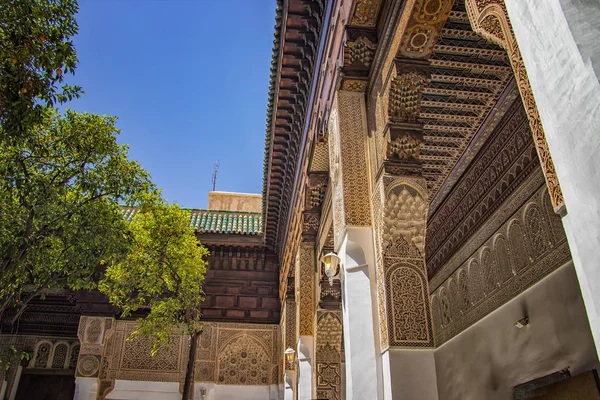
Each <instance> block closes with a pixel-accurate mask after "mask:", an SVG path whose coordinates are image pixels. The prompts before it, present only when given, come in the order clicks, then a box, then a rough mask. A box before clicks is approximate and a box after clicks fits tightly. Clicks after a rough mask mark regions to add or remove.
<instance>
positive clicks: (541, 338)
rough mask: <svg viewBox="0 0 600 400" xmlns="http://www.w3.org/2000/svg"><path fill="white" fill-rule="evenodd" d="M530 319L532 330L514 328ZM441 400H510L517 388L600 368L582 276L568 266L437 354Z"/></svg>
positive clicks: (507, 304)
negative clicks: (561, 373) (553, 376)
mask: <svg viewBox="0 0 600 400" xmlns="http://www.w3.org/2000/svg"><path fill="white" fill-rule="evenodd" d="M524 316H528V317H529V325H527V326H525V327H524V328H522V329H519V328H517V327H515V326H514V323H515V322H516V321H518V320H519V319H521V318H523V317H524ZM435 364H436V371H437V386H438V393H439V399H440V400H470V399H472V400H481V399H486V400H496V399H498V400H500V399H502V400H505V399H511V398H512V397H513V388H514V386H516V385H518V384H521V383H525V382H527V381H530V380H532V379H535V378H539V377H542V376H545V375H548V374H550V373H553V372H556V371H558V370H560V369H563V368H566V367H570V371H571V374H572V375H576V374H578V373H581V372H584V371H587V370H590V369H593V368H598V367H599V365H598V358H597V356H596V352H595V351H594V342H593V339H592V335H591V333H590V329H589V324H588V320H587V318H586V313H585V308H584V306H583V301H582V299H581V292H580V290H579V285H578V282H577V276H576V273H575V270H574V268H573V264H572V263H568V264H566V265H564V266H562V267H561V268H559V269H558V270H556V271H554V272H553V273H552V274H550V275H548V276H547V277H546V278H544V279H543V280H542V281H541V282H538V283H537V284H536V285H534V286H532V287H531V288H529V289H528V290H526V291H525V292H523V293H521V294H520V295H519V296H517V297H515V298H514V299H512V300H511V301H509V302H508V303H506V304H505V305H503V306H502V307H500V308H499V309H497V310H495V311H494V312H492V313H491V314H489V315H488V316H486V317H485V318H483V319H481V320H480V321H478V322H477V323H475V324H474V325H472V326H471V327H469V328H468V329H466V330H465V331H463V332H462V333H460V334H459V335H457V336H456V337H454V338H453V339H451V340H450V341H448V342H446V343H444V345H442V346H441V347H439V348H438V349H436V351H435Z"/></svg>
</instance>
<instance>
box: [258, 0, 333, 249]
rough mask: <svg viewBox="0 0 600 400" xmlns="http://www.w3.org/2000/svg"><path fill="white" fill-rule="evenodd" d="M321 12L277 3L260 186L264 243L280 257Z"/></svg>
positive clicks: (307, 2)
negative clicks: (261, 191)
mask: <svg viewBox="0 0 600 400" xmlns="http://www.w3.org/2000/svg"><path fill="white" fill-rule="evenodd" d="M324 14H325V1H324V0H286V1H279V3H278V8H277V16H276V20H277V23H276V32H275V40H274V47H273V62H272V66H271V87H270V98H269V105H268V113H267V137H266V143H265V147H266V148H265V178H264V186H263V213H264V220H265V242H266V245H267V247H269V248H272V249H274V250H275V251H276V252H278V253H281V251H282V247H283V240H284V238H285V236H286V235H285V233H286V231H288V230H289V226H288V221H289V215H290V212H291V209H292V206H293V205H292V204H291V202H292V199H293V190H294V180H295V176H296V171H297V168H298V163H299V158H300V155H301V153H302V149H301V147H302V145H303V141H304V137H303V136H304V135H305V129H304V128H305V122H306V118H307V111H308V109H309V101H310V93H311V90H312V81H313V74H314V69H315V63H316V60H317V51H318V48H319V39H320V32H321V29H322V24H323V19H324Z"/></svg>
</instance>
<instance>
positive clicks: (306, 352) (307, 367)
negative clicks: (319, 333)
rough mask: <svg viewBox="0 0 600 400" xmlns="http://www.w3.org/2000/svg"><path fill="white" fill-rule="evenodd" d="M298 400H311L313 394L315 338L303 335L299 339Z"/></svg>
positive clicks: (297, 352)
mask: <svg viewBox="0 0 600 400" xmlns="http://www.w3.org/2000/svg"><path fill="white" fill-rule="evenodd" d="M297 347H298V349H297V351H296V354H298V400H311V399H312V398H313V397H312V394H313V381H312V378H313V373H312V372H313V366H312V364H313V359H314V351H315V347H314V338H313V337H312V336H307V335H303V336H300V337H299V338H298V346H297Z"/></svg>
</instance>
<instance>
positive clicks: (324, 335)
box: [315, 311, 343, 400]
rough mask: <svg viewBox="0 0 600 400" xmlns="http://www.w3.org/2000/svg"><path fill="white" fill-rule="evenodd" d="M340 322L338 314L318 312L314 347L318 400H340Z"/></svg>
mask: <svg viewBox="0 0 600 400" xmlns="http://www.w3.org/2000/svg"><path fill="white" fill-rule="evenodd" d="M342 351H343V350H342V320H341V318H340V315H339V312H333V311H320V312H319V314H318V322H317V337H316V346H315V359H316V381H317V393H318V397H319V398H320V399H328V400H340V399H341V383H342V380H341V373H340V369H341V361H342Z"/></svg>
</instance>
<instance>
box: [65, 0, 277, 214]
mask: <svg viewBox="0 0 600 400" xmlns="http://www.w3.org/2000/svg"><path fill="white" fill-rule="evenodd" d="M275 6H276V4H275V0H217V1H214V0H212V1H209V0H162V1H158V0H80V10H79V15H78V23H79V35H78V36H77V37H76V39H75V45H76V48H77V52H78V57H79V61H80V63H79V66H78V68H77V70H76V74H75V76H74V77H73V78H72V79H69V81H70V82H73V83H77V84H79V85H81V86H83V90H84V91H85V92H86V94H85V95H84V96H83V97H82V98H81V99H78V100H76V101H74V102H72V103H70V104H69V105H68V107H70V108H73V109H76V110H78V111H90V112H94V113H98V114H109V115H116V116H117V117H119V122H118V127H119V128H120V129H121V130H122V133H121V137H120V142H122V143H128V144H129V145H130V157H131V158H132V159H135V160H137V161H139V162H140V163H141V165H142V166H143V167H144V168H146V169H147V170H149V171H150V173H151V174H152V178H153V180H154V182H155V183H156V184H157V186H158V187H160V188H162V189H163V190H164V195H165V197H166V198H167V199H168V200H169V201H176V202H177V203H179V204H180V205H181V206H183V207H193V208H204V207H206V202H207V193H208V191H209V190H211V186H212V183H211V178H212V172H213V167H214V163H215V161H217V160H218V161H219V163H220V169H219V175H218V180H217V190H225V191H239V192H250V193H260V192H261V190H262V178H263V176H262V171H263V169H262V165H263V149H264V137H265V121H266V107H267V100H268V86H269V73H270V71H269V69H270V65H271V53H272V51H271V48H272V45H273V30H274V28H273V26H274V23H275Z"/></svg>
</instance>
